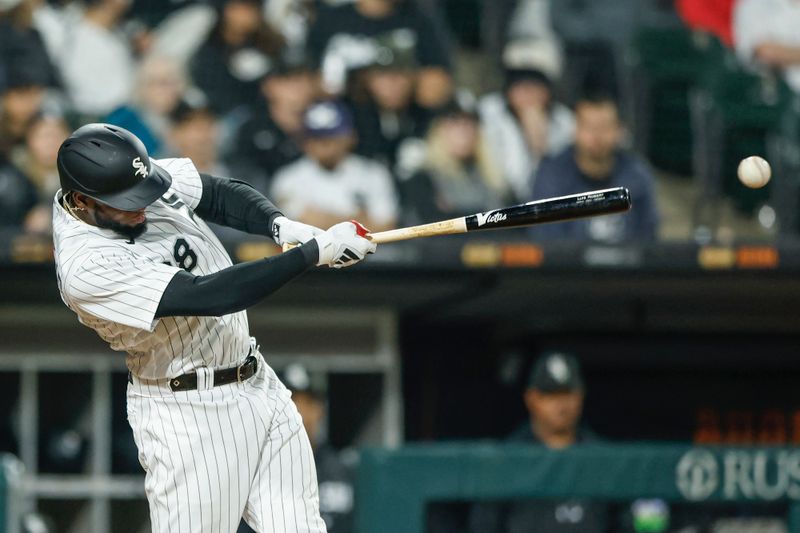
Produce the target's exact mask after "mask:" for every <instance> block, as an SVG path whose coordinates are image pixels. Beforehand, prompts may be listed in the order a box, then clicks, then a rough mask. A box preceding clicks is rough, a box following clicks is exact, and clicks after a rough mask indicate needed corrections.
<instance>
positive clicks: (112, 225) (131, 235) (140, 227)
mask: <svg viewBox="0 0 800 533" xmlns="http://www.w3.org/2000/svg"><path fill="white" fill-rule="evenodd" d="M94 219H95V222H96V223H97V226H98V227H100V228H103V229H110V230H111V231H114V232H116V233H118V234H120V235H122V236H123V237H125V238H126V239H128V240H130V241H132V240H134V239H138V238H139V237H140V236H141V235H142V234H143V233H144V232H145V231H147V221H146V220H145V221H144V222H142V223H141V224H136V225H135V226H128V225H125V224H121V223H119V222H117V221H115V220H112V219H110V218H108V217H105V216H103V215H102V214H100V213H98V212H95V214H94Z"/></svg>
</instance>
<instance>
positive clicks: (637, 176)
mask: <svg viewBox="0 0 800 533" xmlns="http://www.w3.org/2000/svg"><path fill="white" fill-rule="evenodd" d="M575 119H576V124H575V144H574V145H573V146H570V147H569V148H567V149H566V150H564V151H563V152H561V153H560V154H558V155H556V156H552V157H548V158H546V159H544V160H543V161H542V162H541V164H540V165H539V170H538V172H537V175H536V179H535V181H534V185H533V198H532V199H533V200H540V199H543V198H550V197H554V196H564V195H568V194H577V193H580V192H584V191H589V190H595V189H607V188H610V187H620V186H621V187H627V188H628V189H629V190H630V193H631V199H632V202H633V205H634V206H635V207H634V208H633V209H632V210H631V211H630V212H628V213H624V214H620V215H609V216H603V217H594V218H589V219H582V220H574V221H571V222H561V223H558V224H545V225H542V226H538V227H536V228H531V230H529V231H530V232H531V235H533V236H535V237H538V238H543V239H566V240H580V241H600V242H607V243H615V242H622V241H631V240H639V241H649V240H653V239H655V238H656V231H657V229H658V212H657V208H656V198H655V177H654V176H653V173H652V172H651V170H650V169H649V168H648V167H647V165H646V164H645V163H644V162H643V161H642V160H640V159H639V158H638V157H637V156H635V155H634V154H631V153H628V152H627V151H625V150H623V149H621V148H620V138H621V136H622V125H621V123H620V118H619V112H618V110H617V106H616V104H615V103H614V101H613V100H612V99H611V98H608V97H594V98H587V97H584V98H582V99H581V100H579V101H578V103H577V104H576V105H575Z"/></svg>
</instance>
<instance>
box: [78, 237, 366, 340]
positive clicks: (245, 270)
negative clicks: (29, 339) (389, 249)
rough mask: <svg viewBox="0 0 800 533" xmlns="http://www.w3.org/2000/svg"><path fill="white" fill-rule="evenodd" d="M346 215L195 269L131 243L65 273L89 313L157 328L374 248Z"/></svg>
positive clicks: (243, 304)
mask: <svg viewBox="0 0 800 533" xmlns="http://www.w3.org/2000/svg"><path fill="white" fill-rule="evenodd" d="M356 230H357V227H356V225H355V224H353V223H351V222H342V223H340V224H337V225H336V226H333V227H332V228H330V229H329V230H328V231H325V232H323V233H322V234H321V235H318V236H317V237H315V238H314V239H312V240H311V241H309V242H307V243H306V244H303V245H301V246H298V247H297V248H294V249H293V250H290V251H288V252H285V253H282V254H279V255H276V256H274V257H269V258H266V259H261V260H258V261H250V262H246V263H240V264H237V265H232V266H230V267H228V268H224V269H222V270H220V271H218V272H215V273H213V274H208V275H205V276H194V275H192V274H190V273H189V272H186V271H184V270H182V269H180V268H178V267H176V266H173V265H169V264H164V263H160V262H157V261H153V260H152V259H150V258H147V257H143V256H141V255H137V254H136V253H134V252H132V251H131V250H129V249H126V248H118V247H102V248H95V249H94V250H93V251H92V252H90V253H88V254H86V256H85V257H84V258H82V260H81V263H80V264H79V265H75V266H74V268H70V270H69V272H68V273H66V274H65V276H64V279H63V280H62V291H63V296H64V299H65V302H66V303H67V304H68V305H69V306H70V307H71V308H72V309H73V310H75V311H76V312H78V313H79V315H81V316H82V320H86V319H87V318H89V317H94V318H98V319H101V320H106V321H109V322H114V323H117V324H121V325H125V326H129V327H133V328H138V329H144V330H149V331H153V330H154V329H155V327H156V324H157V322H158V319H159V318H161V317H165V316H222V315H226V314H230V313H235V312H238V311H242V310H244V309H246V308H247V307H249V306H251V305H253V304H255V303H256V302H258V301H260V300H261V299H263V298H265V297H266V296H268V295H269V294H271V293H273V292H274V291H276V290H277V289H279V288H280V287H282V286H283V285H285V284H286V283H288V282H289V281H291V280H292V279H294V278H296V277H297V276H299V275H300V274H302V273H303V272H305V271H306V270H308V269H309V268H310V267H312V266H314V265H317V266H322V265H327V266H331V267H335V268H338V267H341V266H345V265H347V264H352V263H354V262H358V261H359V260H360V259H363V258H364V256H365V255H366V254H368V253H371V252H372V251H374V249H375V245H374V244H373V243H372V242H370V241H369V240H367V239H365V238H363V237H361V236H360V235H358V232H357V231H356Z"/></svg>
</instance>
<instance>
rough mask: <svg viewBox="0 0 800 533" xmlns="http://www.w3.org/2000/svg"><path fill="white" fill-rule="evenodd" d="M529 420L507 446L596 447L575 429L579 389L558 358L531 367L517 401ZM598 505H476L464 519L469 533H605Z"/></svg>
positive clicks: (572, 363) (567, 363)
mask: <svg viewBox="0 0 800 533" xmlns="http://www.w3.org/2000/svg"><path fill="white" fill-rule="evenodd" d="M523 400H524V402H525V407H526V408H527V410H528V415H529V419H528V420H527V421H526V422H525V423H524V424H523V425H522V427H520V428H519V429H518V430H517V431H515V432H514V433H512V434H511V435H510V436H509V437H508V439H507V442H508V443H510V444H530V445H535V446H546V447H547V448H550V449H553V450H563V449H565V448H569V447H570V446H580V445H581V444H585V443H589V442H592V441H596V440H597V437H596V436H595V435H594V434H593V433H592V432H591V431H590V430H588V429H587V428H586V427H585V426H584V425H582V424H581V413H582V411H583V401H584V386H583V378H582V377H581V373H580V367H579V365H578V361H577V359H576V358H575V357H574V356H573V355H571V354H566V353H560V352H548V353H545V354H543V355H542V356H541V357H540V358H539V359H538V360H537V361H536V363H535V365H534V367H533V369H532V371H531V374H530V378H529V380H528V387H527V389H526V390H525V393H524V395H523ZM607 520H608V519H607V510H606V508H605V506H604V505H601V504H594V503H590V502H586V501H580V500H566V501H556V502H552V501H519V502H510V503H507V504H480V505H477V506H475V508H474V509H473V511H472V513H471V515H470V520H469V522H470V524H469V527H470V531H472V532H474V533H523V532H529V531H536V532H537V533H550V532H559V533H563V532H568V531H574V532H580V533H588V532H596V533H602V532H605V531H607Z"/></svg>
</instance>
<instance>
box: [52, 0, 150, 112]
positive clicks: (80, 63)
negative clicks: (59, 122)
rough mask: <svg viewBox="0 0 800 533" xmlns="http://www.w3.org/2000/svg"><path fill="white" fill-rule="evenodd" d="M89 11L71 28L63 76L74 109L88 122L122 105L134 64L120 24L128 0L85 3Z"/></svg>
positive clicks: (62, 64)
mask: <svg viewBox="0 0 800 533" xmlns="http://www.w3.org/2000/svg"><path fill="white" fill-rule="evenodd" d="M84 4H85V5H86V10H85V11H84V12H83V15H82V16H81V18H80V20H78V21H77V22H76V23H75V25H74V26H73V27H71V28H70V29H69V38H68V39H66V40H65V48H64V50H63V53H62V54H61V56H60V58H59V59H60V68H61V75H62V77H63V78H64V84H65V88H66V90H67V92H68V94H69V97H70V99H71V101H72V104H73V106H74V108H75V110H76V111H77V112H79V113H81V114H83V115H85V116H86V118H87V119H95V118H97V117H101V116H103V115H106V114H107V113H109V112H111V111H112V110H114V109H116V108H117V107H119V106H121V105H123V104H124V103H125V102H127V101H128V98H130V95H131V90H132V88H133V85H134V83H133V74H134V72H135V68H134V67H135V63H134V58H133V51H132V48H131V44H130V42H129V41H128V39H127V37H126V36H125V34H124V33H123V31H122V28H121V24H122V21H123V17H124V16H125V13H127V11H128V8H129V7H130V2H129V1H128V0H84Z"/></svg>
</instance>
